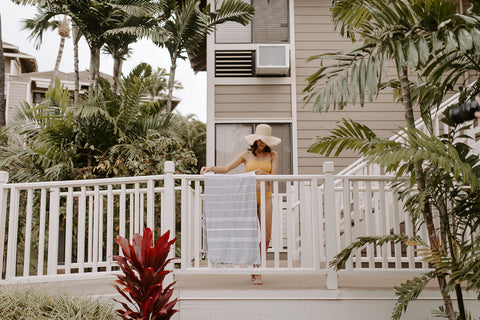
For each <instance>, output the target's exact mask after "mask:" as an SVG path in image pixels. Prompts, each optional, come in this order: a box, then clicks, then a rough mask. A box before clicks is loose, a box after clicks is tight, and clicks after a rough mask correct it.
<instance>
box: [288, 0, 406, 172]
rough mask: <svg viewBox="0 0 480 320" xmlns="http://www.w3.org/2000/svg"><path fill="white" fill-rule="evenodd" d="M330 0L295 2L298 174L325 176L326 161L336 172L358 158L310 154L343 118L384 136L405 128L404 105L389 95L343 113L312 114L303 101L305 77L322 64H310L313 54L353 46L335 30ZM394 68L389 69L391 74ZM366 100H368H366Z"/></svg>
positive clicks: (296, 0) (312, 62)
mask: <svg viewBox="0 0 480 320" xmlns="http://www.w3.org/2000/svg"><path fill="white" fill-rule="evenodd" d="M330 3H331V1H330V0H295V50H296V51H295V58H296V60H295V63H296V81H297V88H296V90H297V97H299V98H298V99H299V100H298V103H297V126H298V132H297V139H298V169H299V171H298V172H299V174H319V173H322V171H323V169H322V164H323V162H324V161H332V160H333V161H334V162H335V169H336V171H337V172H338V171H339V170H341V169H343V168H345V167H346V166H348V165H349V164H350V163H352V162H353V161H354V160H356V159H357V158H358V156H357V155H355V154H352V153H348V154H342V155H341V156H340V157H339V158H336V159H332V158H324V157H321V156H318V155H316V154H311V153H308V152H307V149H308V147H309V146H310V145H311V143H312V140H313V138H314V137H316V136H322V135H327V134H328V133H329V130H331V129H332V128H334V127H336V123H337V122H338V121H339V120H341V119H342V118H350V119H352V120H355V121H358V122H361V123H363V124H365V125H367V126H369V127H370V128H371V129H373V130H375V132H376V133H377V134H378V135H379V136H382V137H391V136H392V135H393V133H394V132H396V131H397V130H398V129H399V128H400V127H401V126H404V125H405V121H404V113H403V106H402V105H400V104H395V103H393V97H392V94H391V91H390V92H382V93H381V94H380V95H379V96H378V97H377V99H376V100H375V101H374V102H372V103H367V104H366V106H365V107H363V108H362V107H360V106H359V105H356V106H348V107H347V108H345V109H344V110H343V111H329V112H323V113H313V112H312V106H311V105H305V104H304V103H303V102H302V100H301V98H300V97H301V96H302V94H303V93H302V90H303V89H304V88H305V86H306V85H307V82H306V78H307V77H308V76H310V75H311V74H313V73H314V72H315V71H317V70H318V67H319V65H320V64H319V63H320V61H319V60H317V61H309V62H307V59H308V58H309V57H310V56H312V55H317V54H320V53H325V52H332V51H337V50H340V49H346V48H351V47H352V43H351V42H350V40H348V39H344V38H342V37H341V36H340V34H339V32H338V31H335V30H334V24H333V23H332V21H331V17H330ZM393 72H394V69H393V68H391V67H389V68H388V73H392V74H393ZM366 100H367V98H366Z"/></svg>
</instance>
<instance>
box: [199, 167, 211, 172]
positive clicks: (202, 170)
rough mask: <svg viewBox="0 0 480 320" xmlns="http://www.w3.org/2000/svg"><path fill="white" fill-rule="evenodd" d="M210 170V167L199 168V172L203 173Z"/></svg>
mask: <svg viewBox="0 0 480 320" xmlns="http://www.w3.org/2000/svg"><path fill="white" fill-rule="evenodd" d="M211 171H212V167H202V169H200V174H204V173H207V172H211Z"/></svg>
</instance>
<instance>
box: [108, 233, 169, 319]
mask: <svg viewBox="0 0 480 320" xmlns="http://www.w3.org/2000/svg"><path fill="white" fill-rule="evenodd" d="M169 238H170V231H167V232H165V233H164V234H163V235H162V236H161V237H160V238H159V239H158V240H157V243H156V244H155V246H153V234H152V230H150V229H149V228H146V229H145V231H144V232H143V236H142V235H141V234H139V233H136V234H135V235H134V236H133V241H132V244H130V243H129V241H128V240H127V239H125V238H123V237H121V236H117V237H116V239H115V241H116V242H117V243H118V245H119V246H120V247H121V248H122V252H123V255H124V256H123V257H122V256H114V257H113V258H114V259H115V261H117V263H118V265H119V266H120V268H121V269H122V271H123V275H117V277H118V280H116V283H118V284H120V285H122V286H123V288H120V287H119V286H117V285H115V284H114V287H115V288H116V289H117V291H118V292H119V293H120V294H121V295H122V296H123V297H124V298H125V299H127V301H128V302H129V303H130V304H127V303H123V302H121V301H118V300H116V301H117V302H119V303H121V304H122V305H123V307H124V310H123V309H119V310H117V313H118V314H119V315H120V317H122V319H124V320H140V319H141V320H168V319H170V318H171V317H172V316H173V314H174V313H175V312H177V311H178V310H175V309H173V307H174V306H175V303H176V302H177V299H173V300H172V301H169V300H170V298H171V296H172V294H173V288H172V286H173V284H174V283H172V284H170V285H168V286H167V287H166V288H163V281H164V279H165V276H166V275H167V274H169V273H170V272H172V271H170V270H165V267H166V266H167V264H168V263H169V262H170V261H171V260H172V259H167V257H168V253H169V252H170V247H171V245H172V244H173V243H174V242H175V240H176V239H173V240H170V241H169V240H168V239H169Z"/></svg>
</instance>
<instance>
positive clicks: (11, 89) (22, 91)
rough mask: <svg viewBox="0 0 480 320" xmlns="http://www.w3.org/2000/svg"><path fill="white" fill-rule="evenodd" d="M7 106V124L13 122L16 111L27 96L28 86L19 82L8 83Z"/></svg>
mask: <svg viewBox="0 0 480 320" xmlns="http://www.w3.org/2000/svg"><path fill="white" fill-rule="evenodd" d="M7 94H8V97H7V101H8V106H7V123H9V122H11V121H12V120H13V117H14V115H15V113H16V109H18V107H19V106H20V105H21V104H22V103H23V102H25V101H26V99H27V95H28V84H27V83H19V82H10V83H9V84H8V93H7Z"/></svg>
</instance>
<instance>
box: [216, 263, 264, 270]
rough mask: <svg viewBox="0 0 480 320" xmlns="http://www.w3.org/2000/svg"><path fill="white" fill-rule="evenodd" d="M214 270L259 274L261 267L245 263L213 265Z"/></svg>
mask: <svg viewBox="0 0 480 320" xmlns="http://www.w3.org/2000/svg"><path fill="white" fill-rule="evenodd" d="M212 267H213V270H215V271H218V272H232V271H248V272H258V268H259V267H260V266H258V265H254V264H245V263H212Z"/></svg>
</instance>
